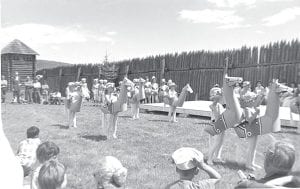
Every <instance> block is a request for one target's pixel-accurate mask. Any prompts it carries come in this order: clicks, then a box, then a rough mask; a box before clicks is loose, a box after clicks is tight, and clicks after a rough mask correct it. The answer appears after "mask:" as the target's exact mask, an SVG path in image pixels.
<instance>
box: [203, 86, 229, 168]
mask: <svg viewBox="0 0 300 189" xmlns="http://www.w3.org/2000/svg"><path fill="white" fill-rule="evenodd" d="M210 100H212V101H213V103H212V104H211V105H210V106H209V108H210V109H211V122H212V123H214V122H215V121H216V120H218V119H219V117H220V116H221V114H222V113H223V112H224V111H225V108H224V107H223V105H222V104H221V100H222V90H221V88H217V87H214V88H212V89H211V91H210ZM224 136H225V131H224V132H222V133H221V134H220V135H217V136H215V143H214V145H213V146H212V147H211V148H210V151H209V154H208V160H207V163H208V164H209V165H212V164H213V156H214V155H215V154H216V155H217V158H216V159H215V161H216V162H223V160H222V159H221V151H222V147H223V142H224Z"/></svg>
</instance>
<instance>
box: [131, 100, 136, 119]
mask: <svg viewBox="0 0 300 189" xmlns="http://www.w3.org/2000/svg"><path fill="white" fill-rule="evenodd" d="M131 107H132V115H133V116H132V118H133V119H136V104H135V103H132V104H131Z"/></svg>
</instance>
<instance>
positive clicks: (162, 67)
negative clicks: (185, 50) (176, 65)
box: [160, 58, 166, 84]
mask: <svg viewBox="0 0 300 189" xmlns="http://www.w3.org/2000/svg"><path fill="white" fill-rule="evenodd" d="M165 67H166V60H165V58H163V59H162V61H161V65H160V84H162V83H161V79H163V78H164V75H165Z"/></svg>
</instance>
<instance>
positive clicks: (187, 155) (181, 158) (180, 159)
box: [172, 147, 203, 170]
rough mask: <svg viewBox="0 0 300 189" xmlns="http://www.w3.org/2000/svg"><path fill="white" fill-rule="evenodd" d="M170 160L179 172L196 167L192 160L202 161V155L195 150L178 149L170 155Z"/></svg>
mask: <svg viewBox="0 0 300 189" xmlns="http://www.w3.org/2000/svg"><path fill="white" fill-rule="evenodd" d="M172 158H173V160H174V162H175V164H176V167H177V168H178V169H180V170H189V169H192V168H194V167H196V166H195V165H194V163H193V159H194V158H195V159H197V160H198V161H203V154H202V153H201V152H200V151H198V150H196V149H195V148H186V147H183V148H179V149H178V150H176V151H175V152H174V153H173V154H172Z"/></svg>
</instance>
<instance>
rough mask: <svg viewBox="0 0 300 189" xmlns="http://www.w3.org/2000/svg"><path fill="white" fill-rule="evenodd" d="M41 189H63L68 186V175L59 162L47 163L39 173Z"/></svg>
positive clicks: (51, 161)
mask: <svg viewBox="0 0 300 189" xmlns="http://www.w3.org/2000/svg"><path fill="white" fill-rule="evenodd" d="M38 183H39V187H40V189H63V188H66V185H67V174H66V169H65V167H64V165H63V164H61V163H59V162H58V161H57V160H50V161H48V162H46V163H45V164H44V165H43V166H42V167H41V169H40V171H39V176H38Z"/></svg>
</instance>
